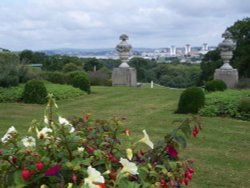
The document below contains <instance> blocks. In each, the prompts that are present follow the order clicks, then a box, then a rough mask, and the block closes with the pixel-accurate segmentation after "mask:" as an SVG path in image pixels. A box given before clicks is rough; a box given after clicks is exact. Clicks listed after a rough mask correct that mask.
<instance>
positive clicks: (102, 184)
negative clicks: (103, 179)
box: [96, 183, 106, 188]
mask: <svg viewBox="0 0 250 188" xmlns="http://www.w3.org/2000/svg"><path fill="white" fill-rule="evenodd" d="M96 185H98V186H99V187H100V188H106V187H105V185H104V183H96Z"/></svg>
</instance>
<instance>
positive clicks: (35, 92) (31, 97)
mask: <svg viewBox="0 0 250 188" xmlns="http://www.w3.org/2000/svg"><path fill="white" fill-rule="evenodd" d="M47 95H48V93H47V89H46V87H45V85H44V83H43V82H42V81H41V80H30V81H28V82H27V83H26V84H25V86H24V91H23V101H24V102H25V103H36V104H44V103H46V102H47Z"/></svg>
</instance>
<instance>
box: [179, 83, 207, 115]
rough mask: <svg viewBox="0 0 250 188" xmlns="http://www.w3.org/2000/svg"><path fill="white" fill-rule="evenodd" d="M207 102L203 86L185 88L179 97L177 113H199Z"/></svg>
mask: <svg viewBox="0 0 250 188" xmlns="http://www.w3.org/2000/svg"><path fill="white" fill-rule="evenodd" d="M204 104H205V94H204V92H203V90H202V89H201V88H198V87H190V88H187V89H185V90H184V91H183V92H182V94H181V96H180V99H179V103H178V109H177V113H183V114H186V113H197V112H198V111H199V109H200V108H201V107H203V106H204Z"/></svg>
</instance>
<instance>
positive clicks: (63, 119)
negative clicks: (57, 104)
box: [58, 116, 70, 125]
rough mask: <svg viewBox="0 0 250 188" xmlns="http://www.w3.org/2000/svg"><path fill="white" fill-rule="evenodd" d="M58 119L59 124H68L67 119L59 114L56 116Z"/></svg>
mask: <svg viewBox="0 0 250 188" xmlns="http://www.w3.org/2000/svg"><path fill="white" fill-rule="evenodd" d="M58 121H59V123H60V124H61V125H70V123H69V121H68V120H67V119H65V118H63V117H61V116H59V117H58Z"/></svg>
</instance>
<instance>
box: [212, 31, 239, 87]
mask: <svg viewBox="0 0 250 188" xmlns="http://www.w3.org/2000/svg"><path fill="white" fill-rule="evenodd" d="M222 37H224V38H225V39H224V40H223V41H222V42H221V43H220V44H219V48H220V50H221V53H220V56H221V58H222V60H223V62H224V64H223V65H222V66H221V67H220V68H219V69H216V70H215V73H214V79H217V80H223V81H224V82H225V83H226V85H227V87H228V88H234V87H235V86H236V84H237V83H238V80H239V75H238V71H237V69H234V68H233V67H232V66H231V65H230V64H229V62H230V60H231V59H232V57H233V50H234V48H235V43H234V42H233V40H232V34H231V33H230V32H229V31H225V33H223V34H222Z"/></svg>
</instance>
